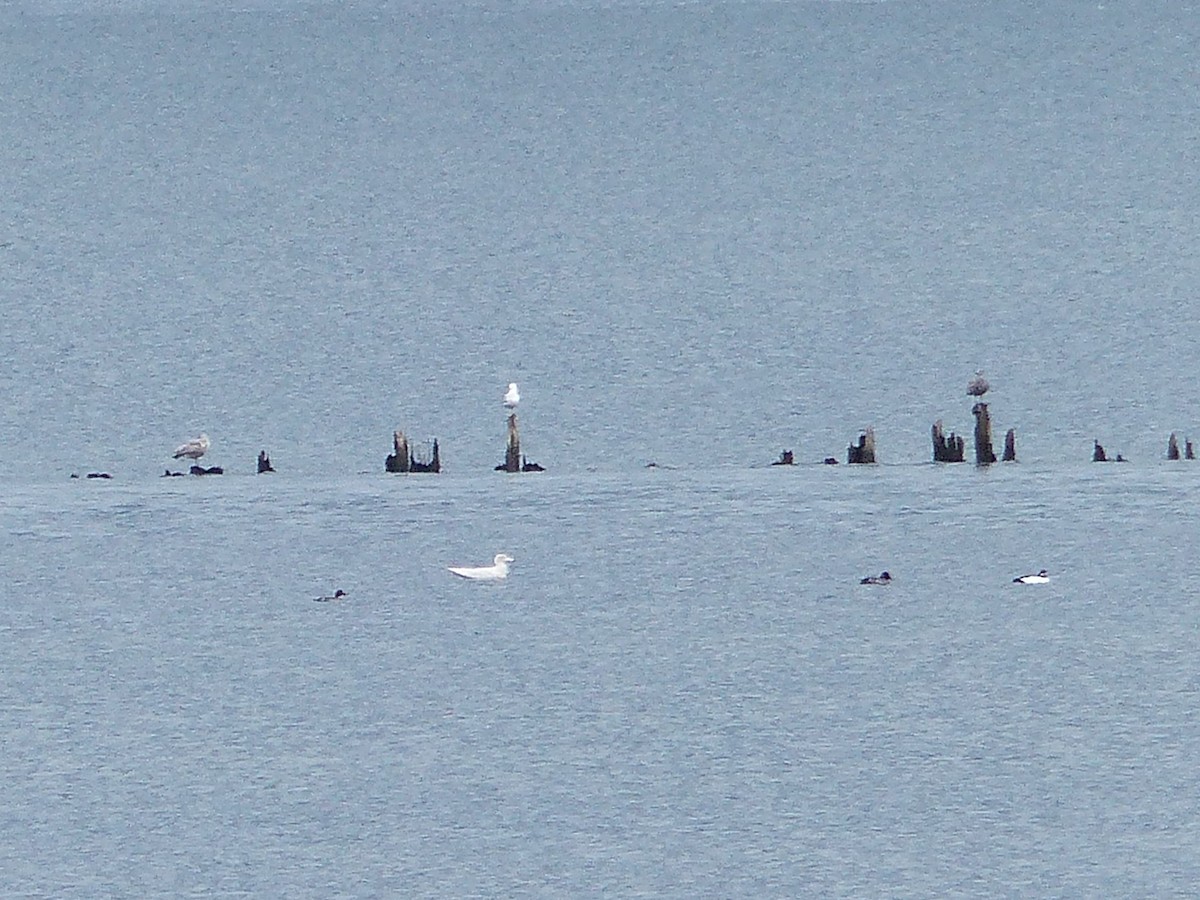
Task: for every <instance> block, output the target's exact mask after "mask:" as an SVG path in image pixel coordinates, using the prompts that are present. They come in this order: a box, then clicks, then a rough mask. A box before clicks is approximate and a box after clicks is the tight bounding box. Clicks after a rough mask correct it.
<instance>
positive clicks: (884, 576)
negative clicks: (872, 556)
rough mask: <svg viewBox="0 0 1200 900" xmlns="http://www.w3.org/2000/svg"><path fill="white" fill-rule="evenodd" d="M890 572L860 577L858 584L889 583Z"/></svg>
mask: <svg viewBox="0 0 1200 900" xmlns="http://www.w3.org/2000/svg"><path fill="white" fill-rule="evenodd" d="M891 583H892V573H891V572H880V573H879V574H878V575H870V576H868V577H866V578H864V579H862V580H861V581H860V582H859V584H891Z"/></svg>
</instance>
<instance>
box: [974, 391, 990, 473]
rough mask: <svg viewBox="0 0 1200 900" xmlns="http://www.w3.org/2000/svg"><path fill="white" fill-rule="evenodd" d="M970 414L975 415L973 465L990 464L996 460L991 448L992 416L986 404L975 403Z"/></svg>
mask: <svg viewBox="0 0 1200 900" xmlns="http://www.w3.org/2000/svg"><path fill="white" fill-rule="evenodd" d="M971 414H972V415H973V416H975V465H977V466H990V465H991V464H992V463H994V462H995V461H996V453H995V451H994V450H992V417H991V416H990V415H989V414H988V406H987V404H986V403H976V404H975V405H974V406H972V407H971Z"/></svg>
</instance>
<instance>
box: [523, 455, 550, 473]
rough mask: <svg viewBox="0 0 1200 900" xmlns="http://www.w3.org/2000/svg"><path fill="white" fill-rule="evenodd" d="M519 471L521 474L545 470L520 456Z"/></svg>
mask: <svg viewBox="0 0 1200 900" xmlns="http://www.w3.org/2000/svg"><path fill="white" fill-rule="evenodd" d="M521 471H522V472H545V471H546V470H545V469H543V468H542V467H541V466H539V465H538V464H537V463H535V462H530V461H529V460H527V459H526V458H525V457H524V456H522V457H521Z"/></svg>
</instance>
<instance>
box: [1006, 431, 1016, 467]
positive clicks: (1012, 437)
mask: <svg viewBox="0 0 1200 900" xmlns="http://www.w3.org/2000/svg"><path fill="white" fill-rule="evenodd" d="M1004 461H1005V462H1016V461H1017V430H1016V429H1015V428H1010V429H1008V431H1006V432H1005V433H1004Z"/></svg>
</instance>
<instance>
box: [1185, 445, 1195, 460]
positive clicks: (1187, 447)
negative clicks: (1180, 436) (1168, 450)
mask: <svg viewBox="0 0 1200 900" xmlns="http://www.w3.org/2000/svg"><path fill="white" fill-rule="evenodd" d="M1183 458H1184V459H1195V458H1196V454H1195V453H1194V452H1193V451H1192V442H1191V441H1184V442H1183Z"/></svg>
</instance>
